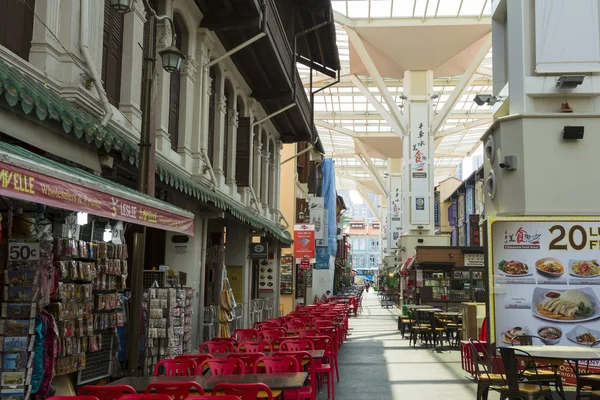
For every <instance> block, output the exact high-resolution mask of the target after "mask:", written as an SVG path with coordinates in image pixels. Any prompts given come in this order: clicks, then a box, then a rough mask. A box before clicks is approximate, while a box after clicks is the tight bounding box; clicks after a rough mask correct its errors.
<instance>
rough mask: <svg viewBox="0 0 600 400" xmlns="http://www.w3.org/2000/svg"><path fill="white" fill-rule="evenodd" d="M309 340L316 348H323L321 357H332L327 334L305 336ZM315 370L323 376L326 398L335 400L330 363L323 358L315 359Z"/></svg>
mask: <svg viewBox="0 0 600 400" xmlns="http://www.w3.org/2000/svg"><path fill="white" fill-rule="evenodd" d="M307 339H309V340H311V341H312V342H313V343H314V345H315V349H316V350H323V351H324V353H323V357H324V358H327V359H328V360H331V359H332V358H333V353H332V350H331V346H332V343H331V339H330V338H329V336H313V337H310V338H307ZM315 372H316V373H317V375H321V374H322V375H323V376H324V377H325V381H324V383H327V398H328V399H329V398H331V400H335V384H334V382H333V380H334V379H333V378H334V376H333V375H334V374H335V368H334V365H333V364H332V363H325V362H324V361H323V359H316V360H315Z"/></svg>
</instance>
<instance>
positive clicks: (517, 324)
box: [488, 217, 600, 385]
mask: <svg viewBox="0 0 600 400" xmlns="http://www.w3.org/2000/svg"><path fill="white" fill-rule="evenodd" d="M488 237H489V238H490V240H489V247H488V268H489V280H490V289H492V290H490V293H491V296H492V297H491V298H490V311H491V314H492V316H493V318H492V319H491V321H490V322H491V323H490V330H491V332H490V333H491V338H492V341H495V342H496V345H497V346H499V347H504V346H511V345H512V344H514V343H515V342H516V343H519V336H522V335H534V336H536V337H540V338H543V339H545V340H546V341H547V343H546V344H547V345H559V346H571V347H573V352H574V353H575V352H577V350H578V349H585V348H589V347H590V346H591V345H592V344H593V343H594V342H595V341H596V340H597V339H600V265H599V260H598V259H599V249H600V218H598V217H513V218H497V219H490V220H489V221H488ZM533 344H534V345H538V346H539V345H543V343H541V342H540V340H539V339H534V340H533ZM599 364H600V361H599V360H593V361H591V362H590V372H591V373H598V372H599V371H600V369H599V368H598V367H599ZM580 367H581V364H580ZM584 368H585V367H584ZM560 371H561V377H562V380H563V383H564V384H566V385H574V384H575V376H574V374H573V373H572V370H571V368H570V367H569V366H568V364H567V363H565V365H564V366H561V367H560Z"/></svg>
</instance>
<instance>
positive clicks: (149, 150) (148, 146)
mask: <svg viewBox="0 0 600 400" xmlns="http://www.w3.org/2000/svg"><path fill="white" fill-rule="evenodd" d="M134 1H135V0H110V5H111V7H112V8H113V10H115V11H116V12H118V13H121V14H124V13H127V12H130V11H131V10H132V9H133V2H134ZM142 3H143V4H144V9H145V10H146V15H147V17H146V24H147V34H148V40H146V43H145V46H144V49H143V51H144V61H143V67H144V68H143V72H142V95H141V109H142V130H141V132H140V142H139V147H140V163H139V165H140V167H139V176H138V191H140V192H141V193H144V194H147V195H149V196H151V197H154V189H155V187H154V179H151V178H153V177H154V174H155V170H154V158H155V147H154V146H153V143H154V142H155V141H156V138H155V132H153V130H152V129H150V127H151V126H152V123H151V122H152V120H151V118H152V99H151V93H152V82H153V80H154V68H155V63H156V49H155V43H156V30H155V21H162V20H165V19H166V20H167V21H169V24H171V32H172V35H173V36H172V41H171V46H169V47H167V48H166V49H164V50H162V51H161V52H160V56H161V59H162V64H163V68H164V70H165V71H166V72H168V73H171V72H175V71H177V70H178V69H179V67H180V66H181V60H182V59H183V53H182V52H181V51H180V50H179V49H177V48H176V47H175V46H174V44H175V38H176V37H177V36H176V34H175V25H174V24H173V20H172V19H171V18H170V17H168V16H167V15H156V11H155V10H154V9H153V8H152V7H151V6H150V3H149V2H148V0H142ZM145 245H146V228H145V227H144V228H143V233H135V234H134V238H133V253H134V257H133V268H132V271H131V302H130V307H131V308H130V315H131V317H130V318H129V337H128V340H127V350H128V351H127V372H128V376H137V374H138V364H139V363H138V361H139V349H138V343H139V337H140V324H139V321H140V316H141V313H142V292H143V290H144V289H143V286H142V281H143V270H144V253H145Z"/></svg>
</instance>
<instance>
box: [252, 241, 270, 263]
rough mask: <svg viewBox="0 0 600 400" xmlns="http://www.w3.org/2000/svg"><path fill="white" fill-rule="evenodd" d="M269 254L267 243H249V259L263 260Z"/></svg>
mask: <svg viewBox="0 0 600 400" xmlns="http://www.w3.org/2000/svg"><path fill="white" fill-rule="evenodd" d="M268 253H269V244H268V243H267V242H260V243H251V244H250V258H252V259H255V260H256V259H258V260H265V259H267V255H268Z"/></svg>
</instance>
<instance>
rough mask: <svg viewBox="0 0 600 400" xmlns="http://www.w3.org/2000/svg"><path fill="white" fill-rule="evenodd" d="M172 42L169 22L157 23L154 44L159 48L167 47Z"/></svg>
mask: <svg viewBox="0 0 600 400" xmlns="http://www.w3.org/2000/svg"><path fill="white" fill-rule="evenodd" d="M172 43H173V32H172V31H171V24H169V23H167V22H163V23H161V24H158V35H157V41H156V44H157V46H158V47H159V48H163V47H169V46H171V44H172Z"/></svg>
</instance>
